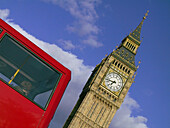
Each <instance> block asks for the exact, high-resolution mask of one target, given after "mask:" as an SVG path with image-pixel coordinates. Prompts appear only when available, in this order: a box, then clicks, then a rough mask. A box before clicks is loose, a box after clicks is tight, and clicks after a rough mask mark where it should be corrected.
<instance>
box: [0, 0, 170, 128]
mask: <svg viewBox="0 0 170 128" xmlns="http://www.w3.org/2000/svg"><path fill="white" fill-rule="evenodd" d="M147 10H149V11H150V12H149V14H148V17H147V19H146V20H145V21H144V24H143V27H142V31H141V38H142V37H143V40H142V43H141V46H140V47H139V49H138V52H137V55H136V65H138V61H139V60H141V64H140V66H139V69H138V71H137V76H136V78H135V83H133V85H132V86H131V88H130V90H129V93H128V95H127V96H126V99H125V101H124V103H123V104H122V106H121V108H120V109H119V110H118V112H117V113H116V116H115V117H114V119H113V121H112V122H111V125H110V127H109V128H169V127H170V123H169V119H170V110H169V108H170V102H169V101H170V98H169V97H170V87H169V82H168V79H169V73H170V68H169V65H170V59H169V58H170V57H169V56H170V52H169V51H170V50H169V48H170V43H169V40H170V38H169V35H170V31H169V30H170V15H169V14H170V1H169V0H128V1H127V0H119V1H116V0H107V1H106V0H15V1H14V0H1V1H0V18H2V19H3V20H4V21H6V22H7V23H9V24H10V25H11V26H12V27H14V28H15V29H16V30H17V31H19V32H21V33H22V34H23V35H24V36H26V37H27V38H28V39H30V40H31V41H32V42H33V43H35V44H36V45H38V46H39V47H40V48H42V49H43V50H44V51H46V52H47V53H48V54H50V55H51V56H52V57H54V58H55V59H56V60H58V61H59V62H61V63H62V64H64V65H65V66H66V67H68V68H69V69H70V70H71V71H72V80H71V82H70V83H69V85H68V87H67V89H66V91H65V94H64V95H63V98H62V100H61V102H60V105H59V107H58V108H57V111H56V113H55V116H54V118H53V120H52V122H51V124H50V126H49V128H62V126H63V124H64V122H65V121H66V119H67V117H68V116H69V114H70V112H71V110H72V109H73V107H74V105H75V103H76V102H77V99H78V97H79V94H80V93H81V91H82V88H83V86H84V85H85V82H86V81H87V79H88V77H89V76H90V74H91V71H92V70H93V68H94V67H95V66H96V65H97V64H98V63H100V61H101V60H102V59H103V58H104V57H105V55H106V54H110V53H111V52H112V51H113V49H115V48H116V46H117V45H119V44H120V42H121V41H122V40H123V39H124V37H126V36H127V35H128V34H129V33H130V32H131V31H133V30H134V29H135V28H136V27H137V25H138V24H139V23H140V22H141V20H142V17H143V16H144V14H145V13H146V11H147Z"/></svg>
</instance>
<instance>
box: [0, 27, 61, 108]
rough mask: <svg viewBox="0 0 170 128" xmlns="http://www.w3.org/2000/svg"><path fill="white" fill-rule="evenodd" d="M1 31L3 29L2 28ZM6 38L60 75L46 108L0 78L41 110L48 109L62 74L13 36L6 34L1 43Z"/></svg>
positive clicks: (0, 39)
mask: <svg viewBox="0 0 170 128" xmlns="http://www.w3.org/2000/svg"><path fill="white" fill-rule="evenodd" d="M0 29H1V28H0ZM5 36H8V37H9V38H10V39H12V40H14V42H15V43H17V44H18V45H19V46H21V47H22V48H23V49H24V50H26V51H27V52H28V53H29V54H31V55H32V56H34V57H35V58H36V59H38V60H39V61H40V62H42V63H44V64H45V65H46V66H48V67H49V68H51V69H53V70H54V71H55V72H57V73H59V78H58V80H57V82H56V83H55V85H54V88H53V89H52V92H51V93H50V95H49V97H48V100H47V101H46V104H45V107H42V106H41V105H39V104H38V103H37V102H36V101H34V100H31V99H30V98H29V97H27V96H25V95H24V94H22V93H20V92H19V91H18V90H17V89H15V88H14V87H13V86H12V85H10V84H9V83H8V82H7V81H5V80H3V79H2V78H0V80H2V81H3V82H4V83H6V84H7V85H8V86H9V87H11V88H12V89H14V90H15V91H17V92H18V93H19V94H21V95H22V96H24V97H25V98H27V99H28V100H30V101H31V102H33V103H34V104H35V105H37V106H38V107H40V108H41V109H43V110H44V111H45V110H46V109H47V107H48V105H49V103H50V101H51V99H52V97H53V94H54V92H55V90H56V88H57V85H58V83H59V81H60V79H61V76H62V73H61V72H59V71H58V70H57V69H55V68H54V67H53V66H52V65H50V64H49V63H47V62H46V61H45V60H43V59H42V58H41V57H39V56H38V55H37V54H35V53H34V52H33V51H31V50H30V49H29V48H27V47H26V46H25V45H23V44H22V43H21V42H19V41H18V40H17V39H15V38H14V37H13V36H11V35H10V34H8V33H7V32H5V33H4V34H3V36H2V37H1V38H0V42H1V41H2V39H3V38H5Z"/></svg>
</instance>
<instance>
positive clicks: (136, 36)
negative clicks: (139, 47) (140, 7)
mask: <svg viewBox="0 0 170 128" xmlns="http://www.w3.org/2000/svg"><path fill="white" fill-rule="evenodd" d="M148 12H149V10H148V11H147V12H146V13H145V16H144V17H143V19H142V21H141V22H140V24H139V25H138V26H137V27H136V29H135V30H134V31H133V32H132V33H130V34H129V37H130V38H132V39H133V40H135V41H137V42H138V43H140V42H141V40H140V33H141V28H142V25H143V21H144V20H145V19H146V16H147V15H148Z"/></svg>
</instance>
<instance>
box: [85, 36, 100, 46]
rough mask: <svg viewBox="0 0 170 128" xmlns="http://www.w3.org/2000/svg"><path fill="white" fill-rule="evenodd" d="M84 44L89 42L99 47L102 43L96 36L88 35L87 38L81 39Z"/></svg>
mask: <svg viewBox="0 0 170 128" xmlns="http://www.w3.org/2000/svg"><path fill="white" fill-rule="evenodd" d="M82 42H83V43H84V44H89V45H91V46H93V47H101V46H103V44H102V43H100V42H98V41H97V39H96V36H89V37H88V39H86V40H83V41H82Z"/></svg>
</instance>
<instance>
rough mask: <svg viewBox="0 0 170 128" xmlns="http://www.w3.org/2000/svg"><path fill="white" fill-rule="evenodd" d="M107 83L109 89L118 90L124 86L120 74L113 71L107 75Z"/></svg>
mask: <svg viewBox="0 0 170 128" xmlns="http://www.w3.org/2000/svg"><path fill="white" fill-rule="evenodd" d="M105 85H106V87H107V88H108V89H109V90H111V91H114V92H117V91H119V90H120V89H121V88H122V87H123V80H122V78H121V76H120V75H118V74H117V73H114V72H111V73H108V74H107V75H106V77H105Z"/></svg>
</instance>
